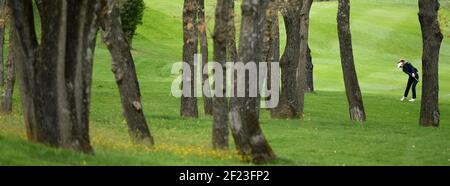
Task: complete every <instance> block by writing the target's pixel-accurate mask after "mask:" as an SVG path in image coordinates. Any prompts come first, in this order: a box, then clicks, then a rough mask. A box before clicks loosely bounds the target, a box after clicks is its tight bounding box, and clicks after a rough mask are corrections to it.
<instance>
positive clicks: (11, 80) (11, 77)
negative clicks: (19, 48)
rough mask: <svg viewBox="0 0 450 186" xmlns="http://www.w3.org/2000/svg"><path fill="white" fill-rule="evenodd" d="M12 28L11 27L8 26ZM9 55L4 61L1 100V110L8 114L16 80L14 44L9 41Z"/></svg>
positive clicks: (10, 31) (10, 32)
mask: <svg viewBox="0 0 450 186" xmlns="http://www.w3.org/2000/svg"><path fill="white" fill-rule="evenodd" d="M10 28H12V27H10ZM12 33H13V31H12V30H11V29H10V30H9V38H12V37H13V34H12ZM8 48H9V55H8V61H7V62H6V79H5V85H4V87H5V95H4V97H3V100H1V101H2V104H1V105H2V108H1V109H2V112H3V113H6V114H9V113H11V112H12V98H13V92H14V84H15V82H16V70H15V69H16V68H15V62H14V59H13V56H14V54H13V53H14V46H13V42H9V46H8Z"/></svg>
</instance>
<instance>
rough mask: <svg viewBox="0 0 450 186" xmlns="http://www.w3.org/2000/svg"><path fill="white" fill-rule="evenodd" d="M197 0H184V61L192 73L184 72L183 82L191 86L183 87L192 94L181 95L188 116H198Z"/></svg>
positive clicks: (184, 112)
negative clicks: (195, 62)
mask: <svg viewBox="0 0 450 186" xmlns="http://www.w3.org/2000/svg"><path fill="white" fill-rule="evenodd" d="M196 2H197V1H196V0H184V6H183V62H185V63H188V64H189V66H190V69H191V72H190V73H187V72H183V82H186V83H183V84H188V85H190V87H183V92H188V91H189V92H190V95H184V94H183V95H182V96H181V109H180V114H181V116H182V117H186V118H198V109H197V97H196V95H195V92H196V91H195V88H196V87H195V86H194V84H195V83H196V81H197V78H195V77H196V74H194V72H195V70H194V69H195V68H196V67H195V65H194V55H195V52H196V51H197V46H198V45H197V43H198V40H197V36H198V34H197V32H198V31H197V28H196V26H195V22H196V21H197V3H196Z"/></svg>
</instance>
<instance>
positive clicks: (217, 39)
mask: <svg viewBox="0 0 450 186" xmlns="http://www.w3.org/2000/svg"><path fill="white" fill-rule="evenodd" d="M231 3H233V2H232V1H230V0H217V5H216V15H215V26H214V61H215V62H218V63H220V64H221V65H222V74H218V75H219V76H222V78H223V80H222V82H215V90H216V91H218V92H220V93H221V94H222V95H221V96H218V95H217V94H215V96H214V104H213V116H214V120H213V130H212V144H213V148H214V149H228V100H227V97H226V91H225V90H226V82H227V81H226V68H225V67H226V62H227V41H228V28H227V27H228V26H229V25H227V23H228V18H230V15H228V14H229V13H230V11H229V8H230V7H231V5H230V4H231ZM233 26H234V25H233ZM214 73H219V72H214ZM216 80H218V79H216ZM218 92H217V93H218Z"/></svg>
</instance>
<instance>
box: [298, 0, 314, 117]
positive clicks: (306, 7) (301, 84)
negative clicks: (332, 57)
mask: <svg viewBox="0 0 450 186" xmlns="http://www.w3.org/2000/svg"><path fill="white" fill-rule="evenodd" d="M311 5H312V0H302V8H301V9H300V49H299V54H300V56H299V58H300V59H299V65H298V68H297V83H298V84H297V88H298V93H297V94H298V107H299V108H298V110H299V111H298V113H299V114H300V117H303V112H304V111H303V110H304V109H303V108H304V105H305V91H306V87H307V80H308V78H307V74H306V71H307V66H308V60H309V59H310V55H308V54H309V52H308V51H309V47H308V35H309V11H310V10H311Z"/></svg>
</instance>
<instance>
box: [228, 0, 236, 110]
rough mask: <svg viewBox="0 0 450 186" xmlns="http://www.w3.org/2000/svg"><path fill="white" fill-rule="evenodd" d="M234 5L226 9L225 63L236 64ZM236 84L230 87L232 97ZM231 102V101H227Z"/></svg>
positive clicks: (230, 4)
mask: <svg viewBox="0 0 450 186" xmlns="http://www.w3.org/2000/svg"><path fill="white" fill-rule="evenodd" d="M234 7H235V3H234V1H232V2H230V3H229V7H228V13H227V15H228V19H227V20H228V22H227V29H228V31H227V33H228V37H227V62H234V63H236V62H237V61H238V51H237V47H236V43H237V42H236V22H235V20H234V18H235V12H234ZM234 81H236V76H234ZM236 85H237V84H236V82H232V85H231V86H232V87H231V90H230V92H232V93H233V95H237V89H236ZM229 101H231V100H229Z"/></svg>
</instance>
